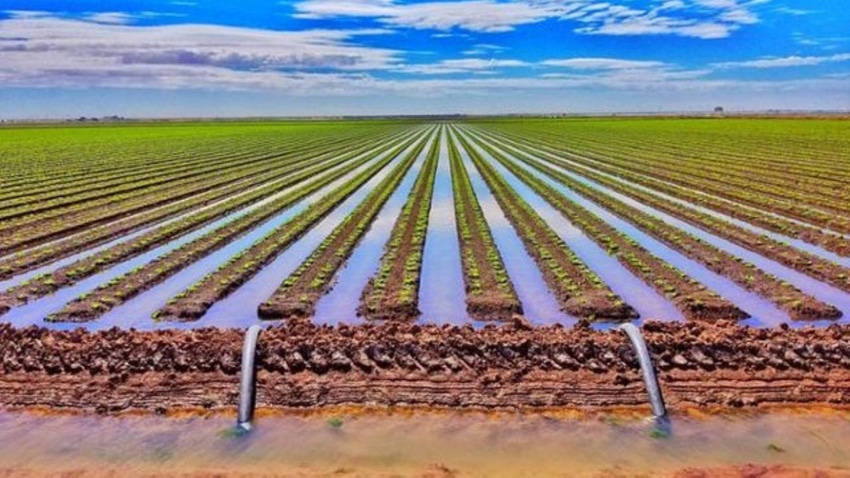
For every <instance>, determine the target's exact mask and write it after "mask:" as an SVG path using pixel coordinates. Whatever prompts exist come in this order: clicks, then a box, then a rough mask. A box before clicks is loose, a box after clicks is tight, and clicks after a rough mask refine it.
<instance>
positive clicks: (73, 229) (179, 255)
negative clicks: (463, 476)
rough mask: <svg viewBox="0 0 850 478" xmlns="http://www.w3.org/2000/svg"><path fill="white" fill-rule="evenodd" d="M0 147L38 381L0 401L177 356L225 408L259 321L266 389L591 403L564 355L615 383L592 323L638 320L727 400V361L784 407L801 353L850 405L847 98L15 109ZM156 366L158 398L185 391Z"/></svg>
mask: <svg viewBox="0 0 850 478" xmlns="http://www.w3.org/2000/svg"><path fill="white" fill-rule="evenodd" d="M0 164H2V167H3V171H4V174H3V175H2V177H0V321H2V322H3V323H4V324H3V325H2V328H0V334H1V335H3V336H4V337H6V339H4V341H3V342H2V343H0V356H2V357H3V362H2V364H0V370H3V371H5V375H4V376H5V377H7V378H10V379H11V377H17V376H18V374H22V373H25V372H28V373H32V374H36V375H37V376H43V377H45V378H44V380H43V382H42V383H41V385H36V386H34V387H33V389H32V390H30V391H25V390H19V391H18V392H9V391H2V390H0V397H2V399H3V400H4V401H5V403H29V404H42V405H44V404H45V403H41V402H39V400H48V401H49V400H57V401H58V403H59V404H60V405H61V406H67V407H86V406H97V405H98V400H103V401H105V402H108V406H109V407H112V406H118V405H115V404H116V403H119V402H121V403H123V402H122V400H123V398H121V397H122V395H121V394H122V393H125V394H133V393H139V392H138V391H136V392H133V391H132V390H131V389H132V387H129V386H128V388H126V389H125V390H124V391H123V392H115V393H116V394H117V395H114V396H111V397H98V396H97V394H94V395H86V396H77V397H74V396H73V392H72V389H73V387H72V386H70V385H68V387H69V388H67V389H65V388H61V387H60V391H58V392H56V393H54V394H51V395H50V396H49V397H47V398H43V399H39V398H38V397H36V396H35V395H34V392H33V391H35V390H38V388H39V386H42V387H45V388H50V387H52V386H53V385H51V383H52V382H51V381H50V379H49V378H47V377H49V376H50V375H62V376H66V375H67V376H69V377H70V376H74V377H75V378H73V379H69V380H71V381H70V382H67V383H66V385H67V384H69V383H72V382H73V381H74V380H80V381H85V380H89V379H90V377H95V376H96V375H98V374H106V375H114V374H118V375H121V374H126V373H131V374H133V373H134V374H160V375H162V376H163V377H164V376H166V375H169V374H171V375H173V374H174V373H176V372H180V371H181V370H182V371H185V372H186V373H188V375H186V377H182V378H180V379H179V381H182V382H181V383H183V382H185V383H189V382H190V381H191V380H193V379H198V380H200V383H207V384H209V385H210V386H211V387H212V389H210V390H211V391H210V392H209V395H210V396H213V397H215V398H211V399H209V400H211V401H212V402H211V403H215V404H221V405H223V404H225V403H226V402H228V400H231V398H228V396H227V394H226V393H225V392H224V391H220V390H218V389H217V388H215V387H216V386H217V385H215V383H223V382H221V381H222V380H223V381H224V382H227V381H228V380H230V379H232V378H233V377H234V376H235V374H236V371H237V370H238V360H239V358H238V347H239V340H240V337H241V331H243V330H244V329H245V328H246V327H248V326H250V325H253V324H255V323H261V324H264V326H267V328H268V331H267V332H265V334H267V335H268V336H269V337H270V338H269V339H268V341H267V342H266V343H267V345H263V346H262V348H261V357H260V361H261V368H262V369H263V370H266V371H268V372H269V373H272V374H279V375H280V377H283V378H279V379H274V380H281V382H279V383H277V385H268V387H267V388H266V389H264V390H265V392H264V393H265V394H266V395H264V396H263V403H265V404H267V405H269V406H274V405H288V406H308V405H310V404H316V403H326V404H334V405H337V404H345V403H348V402H351V401H354V402H359V401H370V402H379V403H384V402H386V403H388V404H392V403H396V402H404V403H423V404H429V403H430V404H432V405H443V406H453V404H455V402H453V401H455V400H460V399H458V398H457V397H456V396H455V395H454V394H455V392H458V391H460V390H463V389H464V387H465V386H466V385H465V384H470V383H476V384H484V385H482V386H485V385H486V384H488V383H489V384H499V383H501V384H502V386H504V387H508V388H511V387H513V388H511V390H514V392H516V393H514V394H512V395H511V396H510V397H506V398H503V399H500V398H499V395H498V394H493V393H491V392H492V391H491V392H485V391H480V390H479V391H480V392H481V393H479V394H472V395H469V396H466V397H464V398H463V399H462V400H461V401H462V402H463V403H460V402H458V403H456V405H458V406H471V407H509V406H543V405H553V406H554V405H564V406H566V405H581V403H579V402H581V400H579V399H580V398H581V397H582V396H584V395H581V394H580V395H579V396H578V398H576V397H567V396H563V395H562V394H559V392H558V391H557V390H556V388H557V387H555V386H554V385H553V384H555V383H557V382H558V381H559V380H562V379H563V376H565V375H569V376H570V377H573V378H575V379H576V380H578V379H577V378H576V377H580V378H581V379H582V380H584V382H582V383H583V385H582V386H583V387H585V388H583V389H582V390H583V391H582V392H581V393H583V394H586V397H585V398H587V397H590V396H592V397H593V398H592V399H591V398H588V400H590V402H587V403H585V404H590V405H593V406H605V405H607V404H628V405H631V404H636V403H639V401H640V399H639V398H638V397H639V395H638V391H639V390H640V389H639V388H636V385H635V384H636V383H638V382H637V375H636V374H635V373H634V370H633V368H634V363H635V362H634V359H633V356H631V355H629V354H630V352H628V353H626V352H623V347H624V344H625V342H624V341H623V339H622V338H621V337H620V336H619V335H616V333H614V332H610V331H609V330H608V329H610V328H611V327H612V324H616V323H621V322H630V321H631V322H635V323H637V324H639V325H642V326H644V329H645V331H646V332H647V334H648V341H649V342H650V345H651V346H653V348H654V350H653V353H654V354H655V356H656V359H657V360H659V362H660V363H661V365H660V368H661V369H662V371H663V373H664V375H662V378H666V379H667V380H668V382H667V383H668V384H678V385H670V386H671V387H673V388H674V389H676V387H679V388H678V389H676V390H678V392H676V393H678V400H679V401H680V402H682V403H690V404H693V403H700V400H704V401H706V402H710V403H715V404H720V405H728V404H729V403H727V401H728V400H727V398H728V397H725V396H723V395H722V393H720V392H719V391H717V390H719V388H718V389H717V390H714V391H712V390H713V389H711V385H710V384H711V383H720V382H722V381H725V382H730V383H731V382H736V381H740V382H741V384H742V385H741V388H742V390H745V393H750V396H751V398H752V397H756V398H752V400H754V401H756V402H765V403H768V402H770V403H772V402H780V401H781V396H782V394H783V393H784V391H785V390H786V388H787V386H788V385H787V381H788V380H794V377H796V376H797V375H798V374H800V373H803V371H807V372H811V373H815V374H816V375H817V374H820V375H817V377H819V378H818V380H821V379H822V380H831V381H832V382H831V383H834V384H838V385H835V388H834V389H833V390H831V391H830V390H827V389H826V388H823V387H821V388H818V387H814V388H812V389H811V390H808V391H805V392H801V395H800V396H799V397H797V399H798V400H799V401H815V402H824V403H833V402H838V403H843V404H846V403H850V385H848V383H850V382H848V370H850V368H848V365H849V364H850V349H848V348H847V340H846V339H847V337H848V334H850V325H848V324H850V201H848V200H850V123H848V122H847V121H844V120H823V119H745V118H734V119H719V118H713V119H672V118H597V119H589V118H588V119H584V118H572V119H537V118H526V119H508V118H481V119H470V120H466V121H454V122H450V121H430V122H429V121H413V120H406V121H400V120H399V121H390V120H382V121H378V120H374V121H348V122H346V121H302V122H299V121H291V122H284V121H280V122H273V121H268V122H254V123H251V122H233V123H216V122H210V123H201V122H195V123H193V122H189V123H175V124H153V123H151V124H144V123H139V124H129V125H98V126H28V127H4V128H0ZM363 258H365V259H363ZM532 279H533V280H532ZM323 311H333V313H328V312H323ZM33 326H35V327H33ZM131 329H132V330H131ZM694 334H696V335H694ZM696 337H699V338H698V339H697V338H696ZM296 338H297V340H296ZM147 340H149V347H151V349H150V350H148V352H145V351H143V350H142V349H141V348H139V347H141V346H139V345H138V343H142V342H145V341H147ZM140 341H141V342H140ZM677 343H678V345H676V344H677ZM749 343H753V344H755V343H758V344H762V345H758V346H756V345H748V344H749ZM110 344H112V345H110ZM134 344H136V345H134ZM730 344H732V345H730ZM110 347H114V348H110ZM753 347H763V348H758V351H756V352H753V351H754V350H756V349H755V348H753ZM63 351H64V352H63ZM606 352H608V353H607V354H606ZM624 354H625V355H624ZM65 355H67V357H73V358H67V357H66V358H64V359H63V358H61V357H65ZM51 357H52V358H51ZM116 357H123V358H121V359H117V358H116ZM57 360H58V362H57ZM82 371H85V372H86V374H89V375H86V376H83V375H79V373H80V372H82ZM503 371H513V372H517V371H524V372H522V374H525V375H528V376H529V377H532V378H529V379H527V380H523V378H522V377H523V376H525V375H522V374H521V375H522V376H519V377H518V378H517V377H514V379H516V380H517V381H515V382H511V380H513V379H509V378H508V377H507V376H505V375H504V374H502V372H503ZM532 371H536V372H534V373H532ZM513 372H511V373H513ZM537 372H539V373H537ZM745 372H746V373H745ZM517 373H520V372H517ZM747 373H751V374H756V375H747ZM759 373H762V374H764V376H761V375H758V374H759ZM39 374H41V375H39ZM211 374H218V375H216V376H217V377H218V378H211V377H213V375H211ZM334 374H340V375H343V376H346V377H349V379H350V380H352V383H351V384H350V386H349V388H333V387H332V386H331V385H330V384H331V383H332V382H334V380H335V379H334V378H333V377H334ZM698 374H702V375H699V376H698ZM436 375H439V376H440V377H442V378H441V379H440V380H442V382H441V383H443V384H444V385H445V387H444V388H443V389H439V390H437V389H433V388H429V386H428V385H427V383H426V382H427V380H429V379H430V378H433V377H434V376H436ZM139 376H141V375H139ZM222 376H224V377H226V378H222ZM289 376H297V377H301V378H298V380H301V381H302V382H303V383H301V384H300V385H297V386H296V385H295V384H293V383H291V382H286V380H288V378H286V377H289ZM472 376H475V378H472ZM767 376H771V377H777V376H781V377H782V379H783V380H786V382H783V383H782V384H779V383H778V382H777V385H776V388H770V387H769V386H768V387H767V388H765V389H763V390H758V387H757V386H756V385H754V383H755V381H757V380H762V379H764V377H767ZM86 377H89V378H86ZM193 377H194V378H193ZM305 377H311V378H305ZM402 377H406V378H404V380H407V381H408V382H406V383H408V386H409V387H408V388H406V389H403V390H396V391H394V392H385V393H384V392H382V393H383V395H380V394H379V395H380V396H378V395H370V394H369V392H368V387H367V386H368V385H369V383H371V382H370V380H378V381H379V382H380V383H382V384H383V385H387V384H391V383H394V382H393V381H395V380H402ZM446 377H448V378H446ZM701 377H702V378H701ZM125 379H126V377H125ZM172 379H173V377H172ZM92 380H94V379H92ZM128 380H130V382H132V381H133V380H135V379H134V378H130V379H128ZM140 380H141V379H140ZM163 380H165V379H164V378H163ZM274 380H272V382H273V381H274ZM700 380H704V381H705V383H702V382H700ZM776 380H779V379H776ZM217 381H218V382H217ZM284 382H285V383H284ZM609 382H610V383H609ZM706 384H708V385H706ZM383 385H382V386H383ZM275 386H276V387H278V388H274V387H275ZM163 387H164V388H162V389H161V390H160V391H158V392H156V393H157V394H160V395H161V396H159V397H158V398H156V399H152V401H151V402H150V403H157V401H164V402H167V403H173V402H175V401H178V398H179V397H178V398H175V397H170V396H168V395H167V393H166V390H167V388H168V387H167V386H165V385H163ZM299 387H300V388H299ZM311 387H313V388H311ZM617 387H621V388H622V389H621V390H620V391H619V392H618V389H617ZM783 387H786V388H783ZM0 388H1V387H0ZM485 388H486V387H485ZM281 389H286V390H289V391H292V393H291V394H289V395H286V394H281V392H280V390H281ZM701 389H702V390H703V391H704V394H703V395H704V396H702V397H701V396H700V390H701ZM293 390H294V391H293ZM620 392H622V393H620ZM152 393H153V392H152ZM358 394H362V397H365V398H357V397H356V395H358ZM594 394H595V395H594ZM193 396H194V395H193ZM194 397H195V398H192V399H190V401H191V400H195V399H196V398H198V397H197V396H194ZM523 397H524V398H523ZM184 398H185V397H184ZM499 400H502V402H500V401H499ZM576 400H578V402H576ZM594 400H596V401H595V402H594ZM591 402H592V403H591ZM597 402H598V403H597ZM145 403H147V402H145ZM105 406H107V405H105ZM149 406H153V407H155V406H157V405H140V407H141V408H146V407H149ZM119 408H120V407H119Z"/></svg>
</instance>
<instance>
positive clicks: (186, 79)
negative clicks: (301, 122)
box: [0, 0, 850, 119]
mask: <svg viewBox="0 0 850 478" xmlns="http://www.w3.org/2000/svg"><path fill="white" fill-rule="evenodd" d="M715 106H723V107H724V108H725V109H726V110H727V111H753V110H765V109H798V110H799V109H804V110H810V109H829V110H850V2H848V1H847V0H605V1H599V0H516V1H505V0H413V1H402V0H285V1H275V0H268V1H266V0H239V1H233V0H231V1H211V0H121V1H117V0H96V1H95V0H0V118H5V119H12V118H26V119H37V118H70V117H78V116H108V115H119V116H127V117H186V116H191V117H195V116H205V117H225V116H293V115H294V116H305V115H306V116H326V115H382V114H454V113H462V114H504V113H552V114H560V113H610V112H670V111H710V110H712V109H713V108H714V107H715Z"/></svg>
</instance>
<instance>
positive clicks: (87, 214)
mask: <svg viewBox="0 0 850 478" xmlns="http://www.w3.org/2000/svg"><path fill="white" fill-rule="evenodd" d="M276 156H279V153H275V154H270V155H267V157H265V158H246V159H242V160H237V161H233V162H232V164H231V165H230V166H225V169H226V170H220V169H218V168H213V169H210V170H209V171H207V172H205V173H204V175H203V176H202V177H197V178H193V179H191V180H188V181H186V182H182V183H180V184H178V185H174V186H173V187H172V188H169V189H157V190H156V192H155V194H153V193H151V194H144V195H141V196H137V195H135V194H131V195H132V196H133V197H128V198H124V197H113V198H111V199H110V200H109V203H108V204H80V205H79V209H77V208H74V210H73V211H64V212H63V211H53V212H51V214H50V218H41V219H30V218H29V217H27V218H19V219H21V220H24V219H25V220H26V221H25V222H26V224H23V223H22V224H18V222H20V221H17V220H10V221H4V225H3V227H2V228H0V247H3V248H4V249H5V250H7V251H10V252H14V251H17V250H20V249H22V248H24V247H27V246H31V245H34V244H38V243H40V242H43V241H46V240H50V239H54V238H57V237H62V236H65V235H68V234H70V233H73V232H77V231H80V230H84V229H86V228H89V227H92V226H96V225H100V224H103V223H105V222H109V221H113V220H115V219H118V218H121V217H126V216H128V215H132V214H136V213H139V212H144V211H146V210H148V209H151V208H154V207H159V206H162V205H167V204H169V203H172V202H174V201H178V200H180V199H184V198H191V197H193V196H195V195H197V194H202V193H204V192H207V191H211V190H215V189H216V188H220V187H223V186H227V185H228V184H230V183H232V182H233V181H238V180H241V179H245V178H251V177H256V176H259V175H262V174H265V173H266V172H267V171H268V169H269V168H270V167H273V166H274V165H275V164H276V163H277V160H276V159H277V158H276Z"/></svg>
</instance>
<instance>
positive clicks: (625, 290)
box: [469, 145, 684, 320]
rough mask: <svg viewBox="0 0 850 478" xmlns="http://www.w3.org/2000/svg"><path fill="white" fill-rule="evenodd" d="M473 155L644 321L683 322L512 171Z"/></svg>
mask: <svg viewBox="0 0 850 478" xmlns="http://www.w3.org/2000/svg"><path fill="white" fill-rule="evenodd" d="M469 146H470V147H471V148H472V151H475V152H476V153H477V154H479V155H482V158H486V160H487V161H489V163H488V164H490V165H491V167H492V168H494V169H495V170H496V171H497V172H498V174H500V175H502V177H504V179H505V181H506V182H507V183H508V184H509V185H510V187H511V188H512V189H514V190H515V191H517V192H518V193H519V194H520V195H521V196H522V197H523V198H525V199H526V200H527V201H529V203H530V204H531V205H532V207H533V208H534V210H535V211H536V212H537V213H538V214H540V215H541V216H542V217H543V219H544V220H545V221H546V222H547V223H548V224H549V225H550V226H551V227H552V228H553V229H554V230H555V231H556V232H557V234H558V235H559V236H560V237H561V239H562V240H563V241H564V242H565V243H566V244H567V245H568V246H569V247H570V248H571V249H572V250H573V251H574V252H575V254H576V256H577V257H578V258H579V259H580V260H581V261H582V262H583V263H584V264H586V265H587V267H589V268H590V270H592V271H593V272H594V273H596V274H598V275H599V277H601V279H602V280H603V281H604V282H605V283H606V284H607V285H608V286H609V287H610V288H611V290H613V291H614V293H616V294H618V295H619V296H621V297H622V298H623V300H624V301H626V303H628V304H629V305H631V306H632V307H634V308H635V310H637V312H638V314H640V316H641V318H642V319H661V320H682V319H684V317H683V315H682V313H681V312H680V311H679V310H678V309H677V308H676V306H675V305H673V303H672V302H671V301H670V300H668V299H667V298H666V297H664V296H663V295H661V294H659V293H658V292H656V291H655V290H654V289H653V288H652V287H650V286H649V285H647V284H646V283H645V282H644V281H643V280H641V279H640V278H638V277H637V276H636V275H634V274H633V273H632V272H631V271H629V270H628V269H627V268H626V267H625V266H623V265H622V264H621V263H620V262H619V261H618V260H617V259H615V258H613V257H611V256H609V255H608V253H607V252H606V249H603V248H602V247H600V246H599V245H598V244H597V243H596V242H595V241H594V240H593V239H591V238H590V237H589V236H587V235H586V234H585V233H584V232H582V231H581V229H579V227H578V226H576V225H574V224H572V223H571V222H570V221H569V220H567V219H566V218H565V217H564V216H563V215H562V214H561V213H560V212H559V211H558V210H557V209H556V208H555V207H553V206H552V205H550V204H549V203H548V201H547V200H546V199H545V198H544V197H542V196H541V195H539V194H538V193H537V192H535V191H534V190H533V189H532V188H531V187H529V186H528V185H526V184H525V183H524V182H523V181H522V180H521V179H520V178H518V177H517V176H516V175H515V174H514V173H513V172H511V171H509V170H508V169H507V168H505V167H504V165H502V164H501V163H499V162H498V161H497V160H496V159H495V158H493V157H492V156H491V155H490V154H489V153H487V152H486V151H484V150H483V149H482V148H480V146H479V145H469Z"/></svg>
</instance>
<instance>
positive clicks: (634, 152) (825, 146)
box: [522, 121, 850, 199]
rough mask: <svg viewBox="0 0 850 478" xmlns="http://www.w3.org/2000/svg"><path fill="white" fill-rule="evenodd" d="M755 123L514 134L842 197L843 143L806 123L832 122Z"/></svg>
mask: <svg viewBox="0 0 850 478" xmlns="http://www.w3.org/2000/svg"><path fill="white" fill-rule="evenodd" d="M762 125H764V123H762V124H761V125H760V124H759V123H758V122H749V121H731V122H703V123H702V124H701V125H698V127H697V129H696V130H689V128H688V127H687V126H688V122H682V121H678V122H676V121H655V122H652V121H639V122H604V121H597V122H585V123H576V122H571V123H560V124H559V123H557V122H554V123H553V122H549V123H546V124H542V123H538V124H536V125H533V126H531V125H529V126H531V127H529V128H523V129H522V132H523V133H524V135H525V136H527V137H529V138H534V137H538V138H541V139H542V137H543V135H545V137H546V138H550V139H552V140H554V141H555V142H556V143H558V142H562V140H561V139H559V138H563V137H564V134H565V133H566V134H567V135H568V136H569V138H570V141H569V147H570V148H572V149H574V150H579V151H583V150H590V151H596V152H599V153H605V152H609V151H614V152H616V151H627V152H628V155H629V156H636V157H638V158H639V159H640V158H651V159H652V161H651V165H652V166H659V167H663V168H669V169H673V170H676V171H680V170H682V168H685V169H694V170H696V171H702V170H704V171H707V172H714V173H720V174H726V175H732V176H735V177H739V178H746V179H748V180H751V181H756V182H763V183H765V184H773V185H775V186H779V187H780V188H782V187H789V186H791V187H798V188H804V189H806V190H808V191H809V192H810V193H812V194H814V195H819V194H822V193H825V194H822V195H823V196H824V197H825V198H827V199H829V198H835V197H837V196H835V193H838V194H844V195H845V196H846V195H847V194H848V192H846V191H841V189H845V188H846V186H847V185H850V175H847V174H846V172H847V171H848V169H847V168H846V167H844V165H843V164H841V163H840V162H839V164H836V159H837V157H836V156H840V155H841V154H842V151H846V148H847V141H846V140H844V141H843V143H844V144H843V145H842V144H841V143H842V141H841V140H840V139H839V138H841V137H842V133H841V132H839V131H833V136H829V135H826V136H822V135H817V136H813V135H812V134H811V133H812V131H811V129H812V128H816V129H817V130H823V131H826V130H829V129H833V128H835V125H834V124H830V123H829V122H813V121H808V122H806V123H805V124H804V126H805V127H806V128H808V129H809V131H806V130H805V129H803V130H801V129H798V128H795V127H794V126H795V125H796V126H800V125H803V124H796V123H788V122H785V123H783V122H777V123H773V125H772V126H778V127H780V128H782V129H781V130H779V131H765V130H763V129H761V128H759V126H762ZM523 126H526V125H523ZM690 126H692V127H693V126H697V125H696V124H695V123H690ZM731 128H734V130H732V129H731ZM839 129H844V130H846V127H841V126H839ZM845 132H846V131H845ZM845 136H846V134H845ZM600 139H604V141H600ZM798 140H803V141H798ZM842 169H843V170H844V173H845V174H843V175H842V174H841V170H842ZM753 173H757V174H753ZM835 173H839V174H835ZM845 198H846V197H845Z"/></svg>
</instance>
